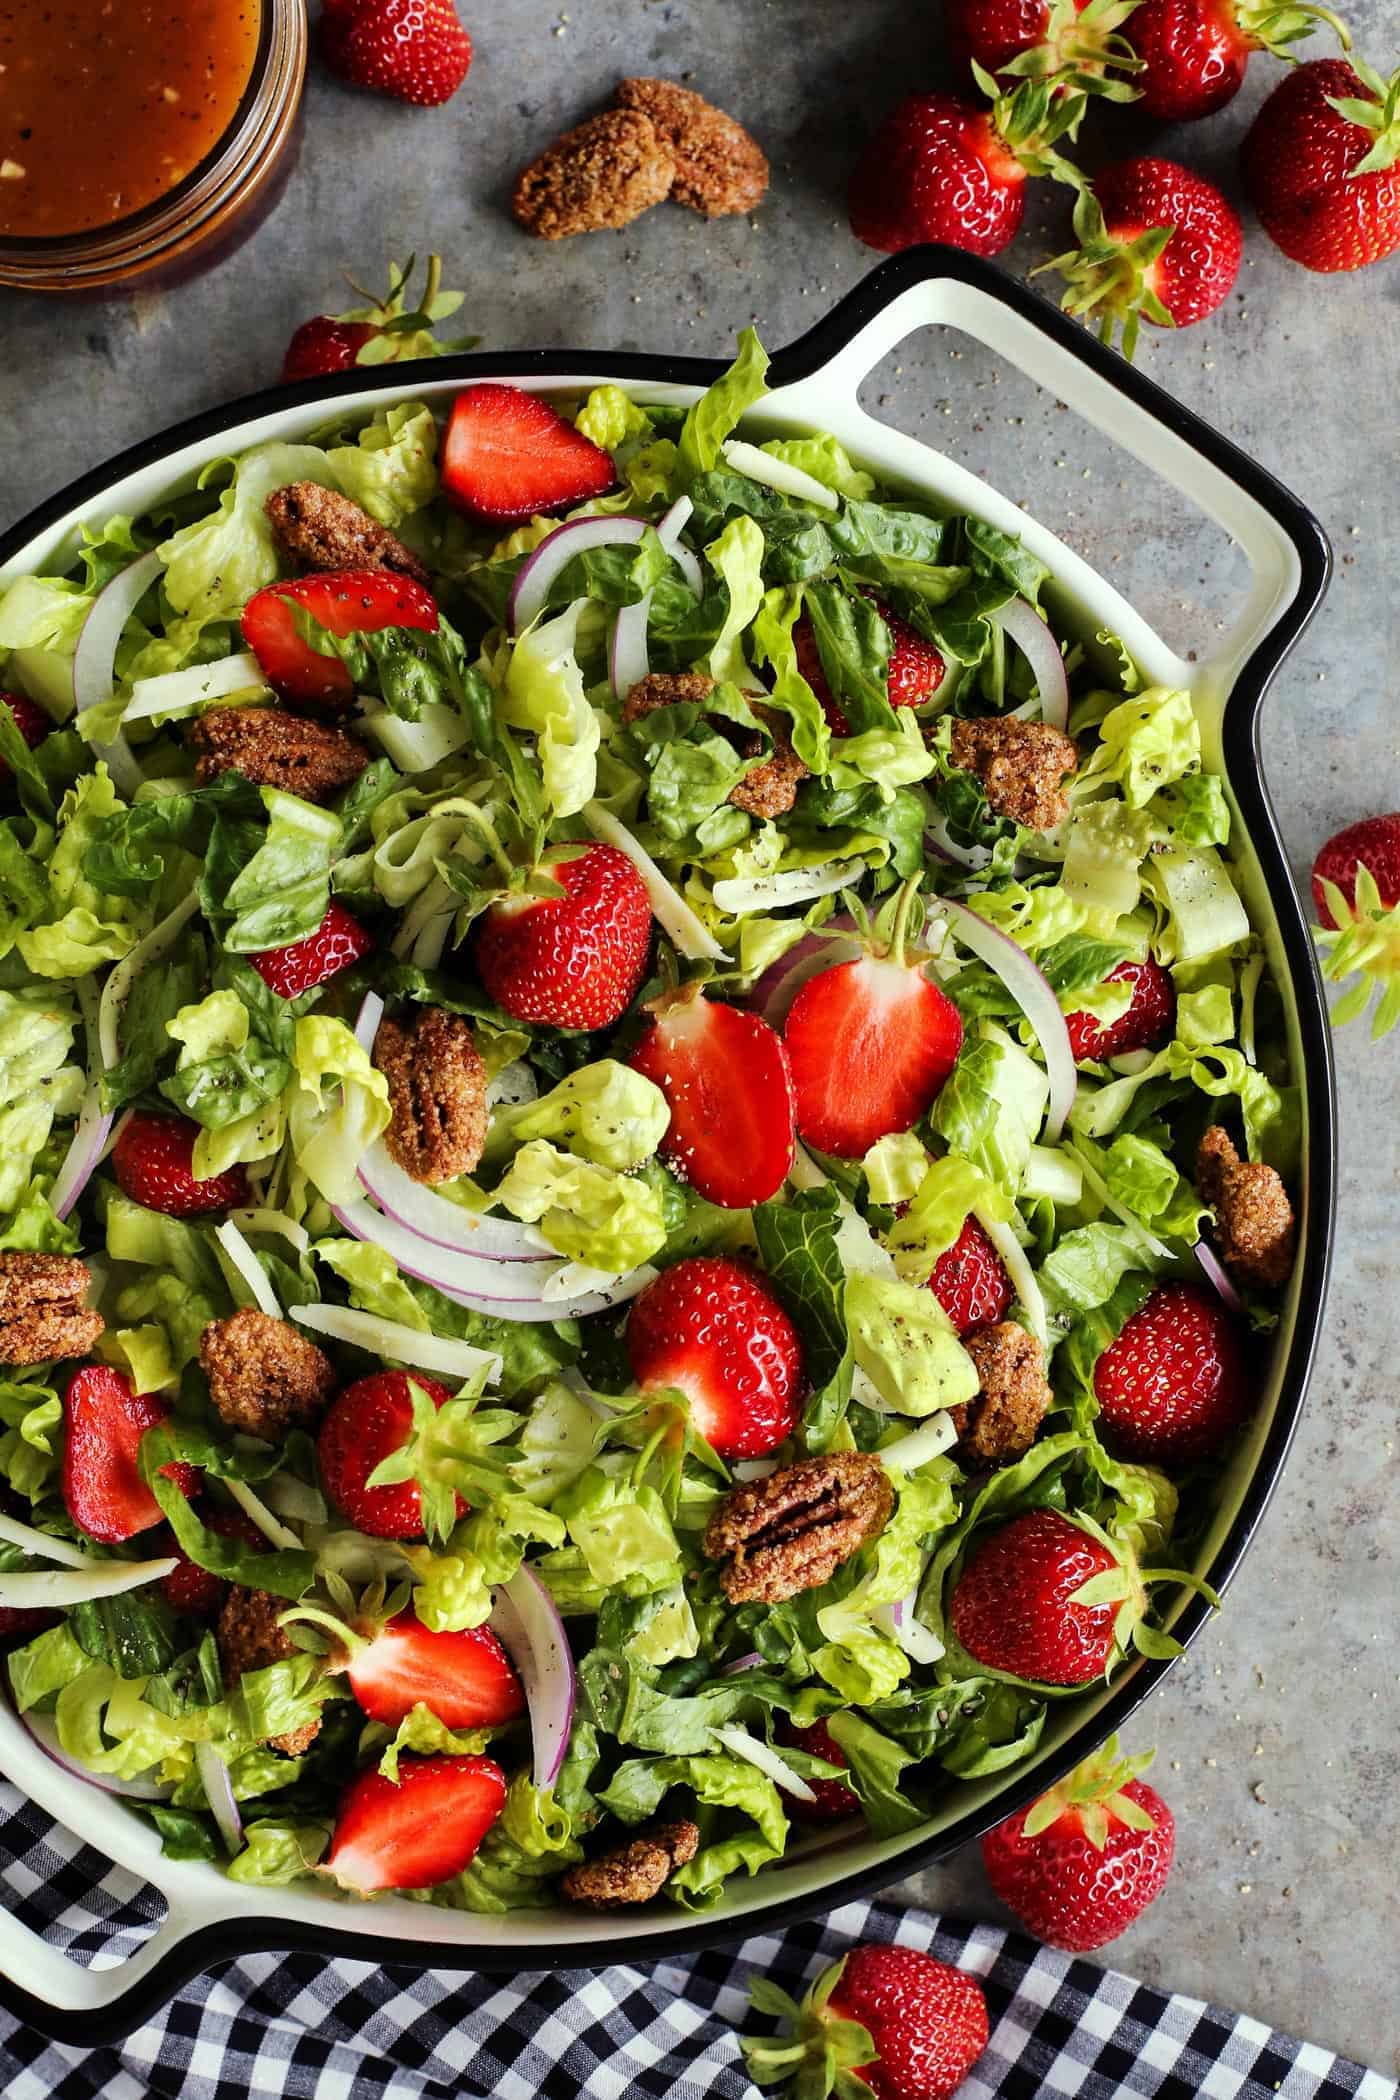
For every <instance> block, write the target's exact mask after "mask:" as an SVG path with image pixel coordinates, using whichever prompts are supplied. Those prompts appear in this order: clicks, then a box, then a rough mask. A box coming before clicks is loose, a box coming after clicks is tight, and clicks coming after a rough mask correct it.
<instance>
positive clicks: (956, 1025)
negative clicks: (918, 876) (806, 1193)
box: [783, 885, 963, 1159]
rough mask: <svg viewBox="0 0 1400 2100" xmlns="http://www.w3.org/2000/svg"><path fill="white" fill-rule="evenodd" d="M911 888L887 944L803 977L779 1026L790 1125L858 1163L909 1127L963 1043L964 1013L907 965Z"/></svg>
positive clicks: (916, 964) (918, 962) (915, 965)
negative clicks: (792, 1113)
mask: <svg viewBox="0 0 1400 2100" xmlns="http://www.w3.org/2000/svg"><path fill="white" fill-rule="evenodd" d="M912 900H913V889H912V885H911V886H910V888H909V889H908V890H907V891H906V893H905V896H904V897H903V898H901V900H900V903H899V905H898V907H897V910H896V914H895V918H894V924H893V929H892V932H891V934H890V937H889V940H888V943H887V944H885V945H883V946H882V947H881V948H880V949H878V950H876V949H872V950H871V951H870V952H869V953H868V954H865V955H861V956H858V957H857V958H856V960H855V961H854V962H845V963H837V964H836V965H835V967H834V968H833V969H830V970H823V971H822V972H821V973H820V974H819V975H818V976H816V977H809V978H808V980H807V982H806V984H804V985H803V987H802V989H801V991H800V992H799V993H798V994H797V997H796V998H795V999H794V1000H793V1002H792V1005H791V1006H790V1007H789V1008H788V1016H787V1020H786V1021H785V1022H784V1024H783V1041H784V1042H785V1043H786V1045H787V1053H788V1057H789V1058H790V1059H791V1062H792V1079H793V1085H794V1086H795V1088H796V1090H797V1129H798V1134H799V1135H800V1136H801V1137H803V1138H805V1139H806V1141H807V1143H808V1144H810V1145H815V1146H816V1148H817V1150H818V1151H819V1152H830V1153H832V1154H833V1155H834V1156H835V1157H836V1158H837V1159H861V1158H863V1157H864V1155H865V1154H866V1153H867V1152H868V1151H869V1150H870V1147H871V1146H872V1145H873V1144H875V1143H876V1142H877V1140H878V1139H880V1138H882V1137H889V1136H890V1135H891V1134H892V1133H893V1132H895V1131H900V1130H912V1129H913V1127H914V1125H915V1124H916V1123H917V1122H918V1120H919V1118H920V1116H922V1115H923V1114H924V1113H925V1112H926V1110H927V1109H928V1107H929V1105H930V1104H931V1102H932V1101H933V1099H934V1097H935V1095H936V1094H937V1093H938V1091H939V1089H940V1087H941V1086H942V1085H943V1082H944V1080H945V1079H947V1077H948V1075H949V1073H950V1072H951V1071H952V1069H953V1067H954V1065H955V1064H956V1063H957V1061H958V1052H959V1051H960V1050H961V1048H962V1038H963V1025H962V1015H961V1014H960V1013H959V1012H958V1009H957V1007H956V1006H954V1004H953V1002H952V1000H951V999H950V998H949V997H948V995H947V993H946V992H945V991H943V990H942V989H941V988H940V987H939V986H938V985H936V984H934V983H932V982H931V981H930V979H929V978H927V977H926V976H925V975H924V971H923V967H922V960H923V959H922V958H918V957H916V958H915V959H914V961H912V962H909V961H906V959H905V955H904V929H905V924H906V920H907V916H908V912H909V909H910V906H911V905H912Z"/></svg>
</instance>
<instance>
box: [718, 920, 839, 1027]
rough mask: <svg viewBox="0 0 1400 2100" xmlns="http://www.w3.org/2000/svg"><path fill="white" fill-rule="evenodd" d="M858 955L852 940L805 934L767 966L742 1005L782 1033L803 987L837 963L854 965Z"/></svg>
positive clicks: (818, 934)
mask: <svg viewBox="0 0 1400 2100" xmlns="http://www.w3.org/2000/svg"><path fill="white" fill-rule="evenodd" d="M860 952H861V950H860V942H859V941H858V940H856V939H855V937H854V936H852V937H851V939H849V940H842V939H839V938H835V937H832V936H829V935H827V934H822V933H806V934H804V935H803V936H802V939H801V940H800V941H796V942H794V943H793V945H792V947H791V948H789V949H788V951H787V953H786V955H780V956H779V958H778V960H777V961H776V962H775V963H771V964H770V965H769V967H768V968H767V969H766V970H765V971H764V973H763V975H762V976H761V977H760V978H759V980H758V982H757V984H755V986H754V988H753V990H752V991H751V992H750V993H749V996H748V998H747V1000H746V1001H745V1004H746V1005H747V1006H748V1007H749V1009H750V1011H751V1012H753V1013H756V1014H757V1015H758V1016H759V1018H760V1020H764V1021H766V1022H767V1023H768V1025H769V1027H770V1028H776V1029H778V1030H779V1031H781V1029H782V1026H783V1023H784V1021H786V1019H787V1017H788V1010H789V1008H790V1007H791V1005H792V1002H793V1000H794V999H795V998H796V997H797V995H798V993H799V992H800V991H801V989H802V987H803V985H804V984H806V983H808V981H809V980H810V979H811V978H813V977H820V975H821V973H822V971H823V970H833V969H835V967H836V965H837V963H843V962H851V961H853V960H854V959H855V957H856V956H858V955H859V954H860Z"/></svg>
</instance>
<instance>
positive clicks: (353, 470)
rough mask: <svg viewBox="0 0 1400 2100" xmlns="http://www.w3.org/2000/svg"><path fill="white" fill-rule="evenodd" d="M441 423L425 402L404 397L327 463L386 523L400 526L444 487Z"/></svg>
mask: <svg viewBox="0 0 1400 2100" xmlns="http://www.w3.org/2000/svg"><path fill="white" fill-rule="evenodd" d="M436 455H437V423H436V421H435V419H434V416H433V412H432V410H431V409H430V408H428V407H425V405H424V404H423V403H422V402H421V401H400V402H398V403H397V404H396V405H395V406H394V407H393V408H387V409H382V410H381V411H380V413H379V414H378V415H377V416H375V417H374V418H373V419H372V420H371V421H370V422H368V423H366V425H365V426H364V429H363V430H362V431H361V432H360V434H359V437H358V439H357V441H356V442H355V443H354V444H353V445H335V446H333V447H332V448H331V450H330V451H329V452H328V453H327V454H326V464H327V466H328V468H329V470H330V472H331V473H332V474H333V475H334V476H335V479H336V481H337V482H338V484H339V486H340V487H341V488H342V489H343V490H344V492H345V494H346V495H347V496H351V497H353V498H354V500H355V502H356V503H358V504H359V506H360V508H361V509H362V510H367V511H368V512H369V514H370V516H371V517H372V518H377V519H378V520H379V523H380V524H381V525H388V526H391V527H398V526H400V525H402V523H403V521H404V519H405V518H407V517H409V516H411V515H412V513H413V512H414V511H416V510H422V508H423V506H424V505H425V504H427V503H431V502H432V500H433V498H434V496H435V495H436V494H437V491H438V477H437V466H436Z"/></svg>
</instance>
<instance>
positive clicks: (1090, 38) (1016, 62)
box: [943, 0, 1136, 102]
mask: <svg viewBox="0 0 1400 2100" xmlns="http://www.w3.org/2000/svg"><path fill="white" fill-rule="evenodd" d="M1133 8H1134V0H944V8H943V29H944V35H945V37H946V39H947V44H948V50H949V52H950V54H951V55H952V57H954V58H955V59H958V60H960V61H961V62H962V64H963V65H965V66H967V67H968V68H969V69H970V70H972V69H975V68H976V67H978V66H980V67H981V68H982V70H983V71H984V72H985V73H988V74H991V75H994V76H995V77H996V78H997V79H998V80H999V81H1001V82H1002V83H1003V84H1005V85H1007V86H1012V85H1014V83H1015V81H1016V80H1017V79H1018V78H1021V79H1027V78H1028V79H1032V80H1047V81H1051V82H1053V83H1055V84H1056V85H1057V86H1058V87H1060V88H1064V87H1073V88H1082V89H1083V91H1084V92H1085V93H1086V94H1090V95H1093V94H1100V95H1108V96H1109V97H1110V98H1111V99H1112V100H1113V101H1115V102H1117V101H1125V100H1126V99H1127V98H1128V96H1129V95H1130V94H1131V93H1132V89H1131V88H1129V87H1128V85H1127V83H1126V82H1119V81H1116V80H1114V79H1113V78H1112V76H1111V73H1110V68H1112V67H1115V66H1119V67H1126V68H1128V69H1129V70H1136V62H1135V60H1134V56H1133V52H1132V49H1131V46H1130V45H1129V44H1128V41H1127V39H1126V37H1123V36H1120V35H1119V34H1117V32H1118V31H1119V29H1120V28H1121V26H1122V24H1123V23H1124V22H1126V21H1127V19H1128V17H1129V15H1130V14H1132V13H1133Z"/></svg>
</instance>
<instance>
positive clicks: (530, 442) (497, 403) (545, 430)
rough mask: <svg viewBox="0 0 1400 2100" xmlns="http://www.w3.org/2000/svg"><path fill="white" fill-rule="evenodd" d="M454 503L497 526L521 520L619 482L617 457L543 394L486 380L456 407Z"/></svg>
mask: <svg viewBox="0 0 1400 2100" xmlns="http://www.w3.org/2000/svg"><path fill="white" fill-rule="evenodd" d="M441 471H442V487H443V493H444V494H445V495H446V496H447V498H448V500H449V502H452V503H455V504H456V506H457V508H458V509H459V510H465V511H468V512H470V513H471V515H472V516H473V517H477V518H488V519H490V520H491V521H492V522H493V523H495V524H500V525H522V524H524V523H525V522H526V521H527V520H528V519H530V518H533V517H537V516H540V515H544V516H548V515H549V514H550V513H551V512H553V511H556V510H565V509H567V508H569V506H570V505H572V504H575V503H584V502H587V500H588V499H589V498H590V497H593V496H606V495H607V493H608V490H609V489H611V488H613V487H614V486H615V485H616V482H617V474H616V471H615V470H614V467H613V463H612V460H611V459H610V458H609V456H608V454H607V453H606V452H605V451H604V450H603V448H602V446H601V445H595V444H594V443H593V440H592V439H591V438H586V437H585V436H584V435H583V432H582V431H581V430H575V428H574V426H573V424H572V423H566V422H565V420H564V418H563V417H562V416H561V415H560V414H559V411H558V410H557V409H554V408H551V407H550V405H549V403H548V402H547V401H542V400H541V399H540V396H539V395H538V394H527V393H525V392H524V391H523V389H522V388H520V387H518V386H500V385H497V384H496V383H495V382H494V381H490V380H488V381H486V382H484V383H483V384H482V385H480V386H469V387H465V388H464V389H463V391H462V392H461V393H460V394H459V395H458V396H457V399H456V400H455V401H454V402H453V404H452V414H451V416H450V417H449V418H448V424H447V435H446V437H445V438H444V439H443V443H442V466H441Z"/></svg>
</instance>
